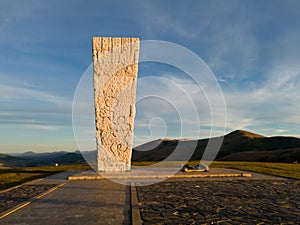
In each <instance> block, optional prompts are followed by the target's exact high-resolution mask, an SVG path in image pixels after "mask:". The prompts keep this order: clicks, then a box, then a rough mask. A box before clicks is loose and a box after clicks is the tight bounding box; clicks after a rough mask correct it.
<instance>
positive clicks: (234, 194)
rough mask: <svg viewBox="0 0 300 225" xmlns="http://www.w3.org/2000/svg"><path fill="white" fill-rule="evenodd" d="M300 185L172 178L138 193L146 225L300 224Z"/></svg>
mask: <svg viewBox="0 0 300 225" xmlns="http://www.w3.org/2000/svg"><path fill="white" fill-rule="evenodd" d="M140 185H141V184H140ZM299 189H300V181H299V180H291V179H282V180H279V179H276V180H272V179H268V180H264V179H257V180H250V179H249V180H226V181H224V180H223V181H221V180H205V181H204V180H203V179H190V180H188V181H184V180H182V179H169V180H167V181H165V182H161V183H157V184H153V185H149V186H138V187H137V193H138V200H139V205H140V213H141V219H142V223H143V224H144V225H148V224H149V225H150V224H172V225H173V224H207V225H208V224H249V225H252V224H282V225H284V224H299V218H300V194H299Z"/></svg>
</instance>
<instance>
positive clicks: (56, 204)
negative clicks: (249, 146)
mask: <svg viewBox="0 0 300 225" xmlns="http://www.w3.org/2000/svg"><path fill="white" fill-rule="evenodd" d="M74 173H75V172H65V173H61V174H56V175H54V176H51V177H48V178H46V179H42V180H39V181H35V182H32V183H30V184H26V185H30V186H31V185H36V187H43V186H44V187H45V186H47V185H48V186H49V185H50V186H54V185H61V184H63V186H60V187H59V188H57V189H56V190H55V191H53V192H51V193H49V194H47V195H44V196H43V197H41V198H39V199H37V200H35V201H32V202H31V203H30V204H28V205H26V206H25V207H23V208H21V209H20V210H17V211H15V212H14V213H12V214H9V215H7V216H5V217H3V218H2V219H0V225H2V224H3V225H10V224H17V225H18V224H19V225H21V224H22V225H25V224H28V225H29V224H30V225H40V224H42V225H48V224H49V225H50V224H51V225H53V224H59V225H60V224H80V225H81V224H93V225H94V224H134V225H135V224H139V222H142V223H143V224H145V225H146V224H299V219H298V218H300V194H299V190H300V181H299V180H288V179H282V178H278V177H273V176H266V175H260V174H255V173H253V176H252V177H251V178H247V177H240V178H238V177H236V178H224V177H223V178H205V179H201V178H193V179H192V178H189V179H179V178H174V179H169V180H166V181H164V182H161V183H157V184H153V185H150V186H138V187H137V188H134V187H130V186H125V185H121V184H118V183H114V182H111V181H109V180H105V179H103V180H78V181H68V180H67V177H68V176H70V175H72V174H74ZM139 182H143V180H139ZM22 188H23V189H24V187H22ZM135 189H137V192H135V191H134V190H135ZM20 190H21V189H20ZM14 191H15V192H17V191H16V190H14ZM2 194H3V193H2ZM0 195H1V194H0ZM139 215H141V218H140V217H139ZM140 219H142V221H141V220H140Z"/></svg>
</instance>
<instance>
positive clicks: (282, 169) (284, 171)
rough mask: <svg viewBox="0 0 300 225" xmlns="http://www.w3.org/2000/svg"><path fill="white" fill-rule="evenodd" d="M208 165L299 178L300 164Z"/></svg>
mask: <svg viewBox="0 0 300 225" xmlns="http://www.w3.org/2000/svg"><path fill="white" fill-rule="evenodd" d="M198 163H199V161H191V162H189V163H188V164H189V165H195V164H198ZM181 164H182V163H181V162H166V163H164V164H163V165H160V164H157V165H155V162H134V163H133V165H135V166H149V165H153V167H161V166H164V167H177V166H178V165H181ZM210 167H212V168H214V167H215V168H229V169H239V170H246V171H252V172H258V173H264V174H269V175H275V176H280V177H286V178H293V179H300V164H291V163H270V162H219V161H214V162H213V163H212V164H211V165H210Z"/></svg>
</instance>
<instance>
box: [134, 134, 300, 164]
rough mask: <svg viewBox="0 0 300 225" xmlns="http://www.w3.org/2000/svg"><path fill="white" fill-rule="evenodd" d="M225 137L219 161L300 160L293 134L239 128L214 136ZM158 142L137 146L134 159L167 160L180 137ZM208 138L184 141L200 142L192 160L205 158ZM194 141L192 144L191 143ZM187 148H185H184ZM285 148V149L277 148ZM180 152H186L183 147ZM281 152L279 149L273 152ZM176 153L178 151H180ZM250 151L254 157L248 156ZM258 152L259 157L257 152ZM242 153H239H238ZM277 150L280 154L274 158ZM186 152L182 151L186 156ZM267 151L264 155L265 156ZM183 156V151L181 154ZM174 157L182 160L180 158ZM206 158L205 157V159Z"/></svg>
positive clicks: (299, 140)
mask: <svg viewBox="0 0 300 225" xmlns="http://www.w3.org/2000/svg"><path fill="white" fill-rule="evenodd" d="M222 137H223V138H224V139H223V143H222V146H221V148H220V150H219V152H218V154H217V156H216V158H215V159H216V160H226V161H269V162H289V163H290V162H294V161H300V138H296V137H290V136H272V137H266V136H263V135H260V134H256V133H252V132H249V131H245V130H235V131H232V132H230V133H228V134H226V135H224V136H220V137H214V138H211V140H212V141H213V140H214V139H217V138H222ZM160 140H161V141H160V142H159V141H158V140H156V141H155V144H156V146H155V147H154V148H152V149H150V148H147V147H148V145H147V143H146V144H144V145H141V146H138V147H135V148H134V149H133V154H132V160H133V161H161V160H164V159H166V158H167V157H168V156H170V155H171V153H172V152H173V151H174V150H175V148H176V146H177V145H178V142H179V140H168V141H163V140H162V139H160ZM208 140H209V139H208V138H205V139H199V140H191V141H185V143H182V142H181V144H180V145H181V146H185V149H189V148H190V146H192V145H193V143H194V142H197V146H196V147H195V148H194V149H195V151H194V153H193V154H192V157H191V159H190V160H201V159H202V156H203V153H204V151H205V148H206V145H207V143H208ZM189 142H191V143H189ZM181 148H183V149H184V147H181ZM277 150H284V151H277ZM180 151H184V150H181V149H180ZM273 151H277V152H273ZM176 152H178V151H177V150H176ZM249 152H252V153H251V158H249V157H248V155H249ZM254 152H256V156H255V154H254ZM237 153H239V154H237ZM272 153H274V154H275V153H276V154H275V155H276V157H275V156H274V157H272ZM182 154H183V153H181V155H182ZM263 154H264V157H262V156H261V155H263ZM179 155H180V154H179ZM173 160H180V157H178V158H175V159H173ZM204 160H205V159H204Z"/></svg>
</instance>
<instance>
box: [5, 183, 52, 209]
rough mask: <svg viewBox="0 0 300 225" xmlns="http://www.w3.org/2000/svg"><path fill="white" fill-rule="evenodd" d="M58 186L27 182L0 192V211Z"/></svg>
mask: <svg viewBox="0 0 300 225" xmlns="http://www.w3.org/2000/svg"><path fill="white" fill-rule="evenodd" d="M55 186H57V184H34V185H31V184H25V185H22V186H20V187H17V188H14V189H12V190H9V191H6V192H1V193H0V213H2V212H4V211H6V210H8V209H11V208H13V207H14V206H17V205H19V204H21V203H23V202H26V201H28V200H30V199H31V198H33V197H35V196H37V195H39V194H41V193H43V192H45V191H47V190H49V189H51V188H53V187H55Z"/></svg>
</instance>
